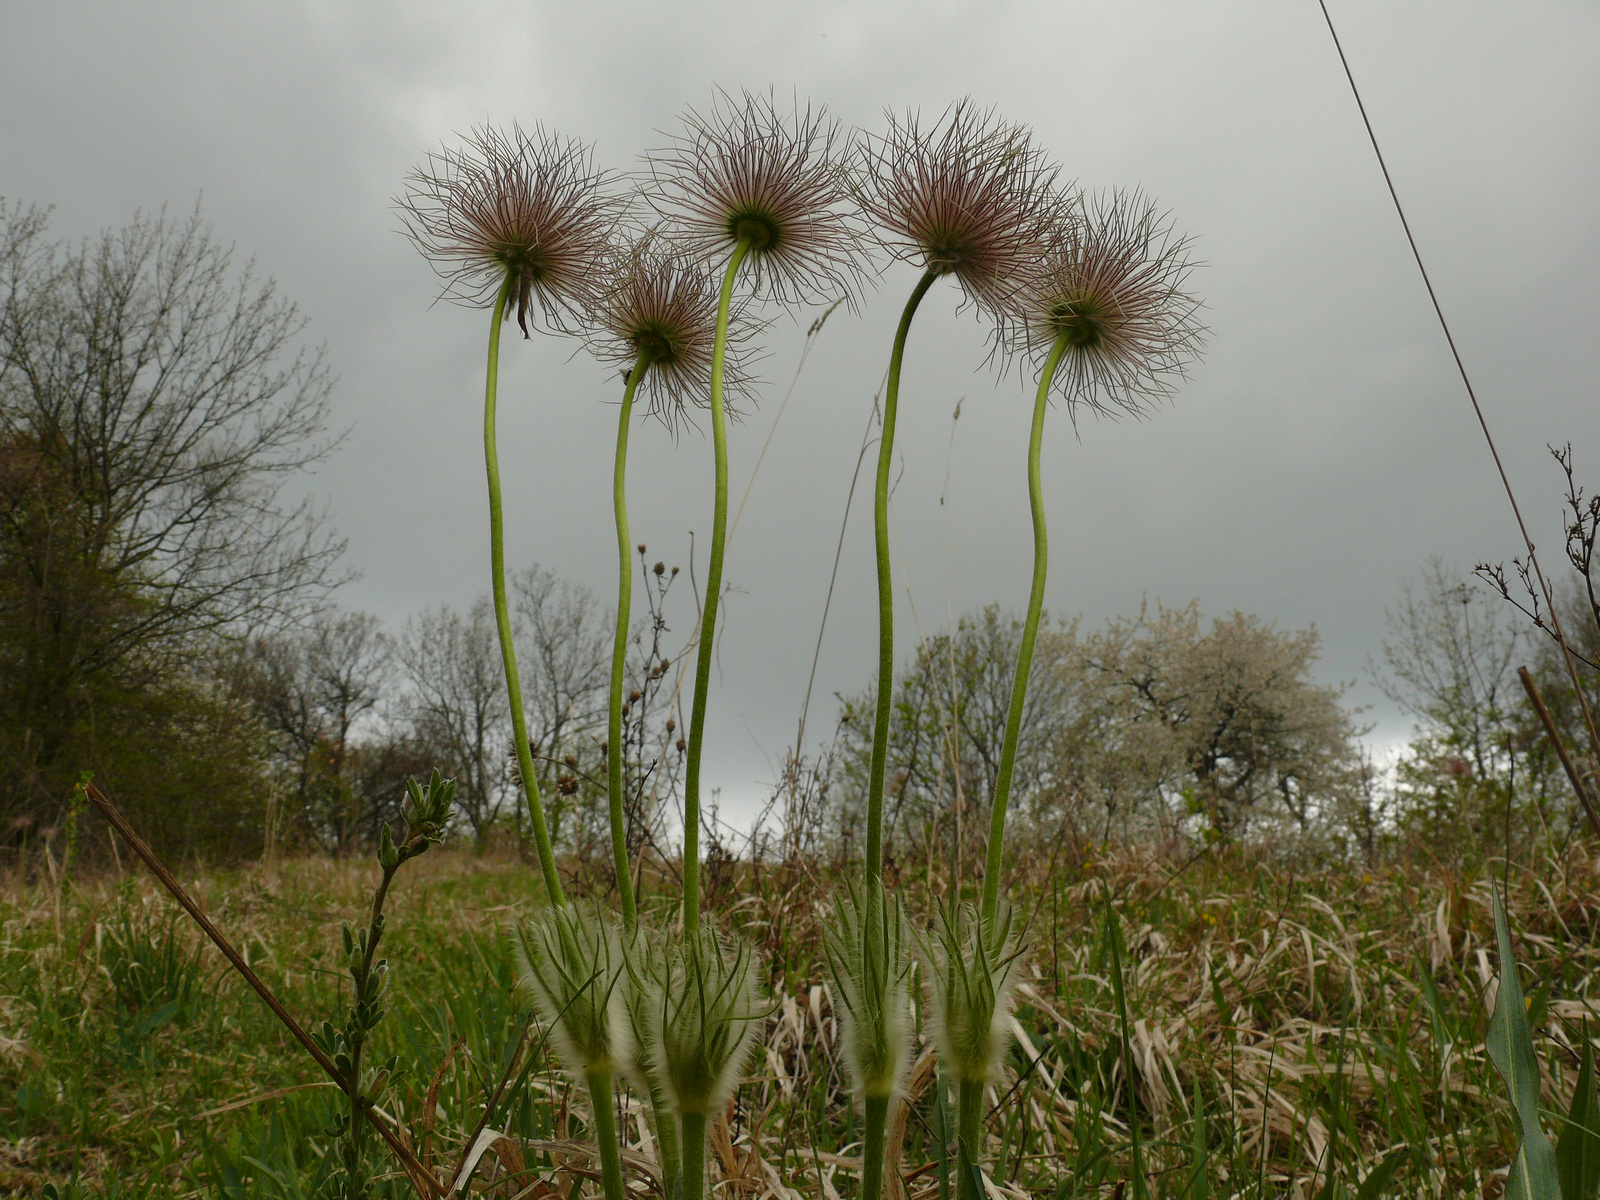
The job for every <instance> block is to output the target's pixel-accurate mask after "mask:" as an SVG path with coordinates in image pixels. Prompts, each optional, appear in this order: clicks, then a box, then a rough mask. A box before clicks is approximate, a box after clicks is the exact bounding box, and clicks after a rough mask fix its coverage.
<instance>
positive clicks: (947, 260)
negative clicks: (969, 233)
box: [922, 230, 973, 275]
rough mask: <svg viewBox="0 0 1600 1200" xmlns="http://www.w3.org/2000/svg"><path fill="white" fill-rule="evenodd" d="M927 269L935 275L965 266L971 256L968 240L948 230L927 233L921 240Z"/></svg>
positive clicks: (971, 251)
mask: <svg viewBox="0 0 1600 1200" xmlns="http://www.w3.org/2000/svg"><path fill="white" fill-rule="evenodd" d="M922 250H923V254H924V256H925V257H926V259H927V264H928V270H930V271H932V272H933V273H934V274H935V275H949V274H952V273H954V272H956V271H959V270H960V269H961V268H962V267H964V266H966V265H967V264H968V263H969V262H970V261H971V259H972V257H973V249H972V245H971V243H970V241H969V240H968V239H967V238H965V237H963V236H961V235H960V234H957V233H954V232H952V231H949V230H940V231H938V232H937V233H933V234H929V235H928V236H927V237H925V238H923V241H922Z"/></svg>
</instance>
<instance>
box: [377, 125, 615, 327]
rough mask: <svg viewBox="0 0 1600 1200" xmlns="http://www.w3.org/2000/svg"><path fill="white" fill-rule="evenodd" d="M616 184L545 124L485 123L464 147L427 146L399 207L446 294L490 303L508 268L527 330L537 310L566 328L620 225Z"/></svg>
mask: <svg viewBox="0 0 1600 1200" xmlns="http://www.w3.org/2000/svg"><path fill="white" fill-rule="evenodd" d="M609 182H610V177H609V175H608V173H606V172H603V171H600V170H597V169H596V168H595V166H594V161H593V156H592V154H591V152H590V150H589V148H588V147H587V146H585V145H584V144H583V143H582V142H579V141H577V140H576V139H573V138H561V137H557V136H556V135H555V134H551V133H546V132H545V130H544V128H543V127H542V126H539V125H535V126H534V128H533V132H532V133H531V134H530V133H526V132H524V131H523V130H522V129H521V127H519V126H516V125H513V126H512V127H511V132H510V133H509V134H508V133H506V132H505V131H504V130H500V129H493V128H489V127H484V128H479V129H474V130H473V131H472V132H471V133H470V134H469V135H468V136H467V139H466V144H465V145H464V146H462V147H460V148H458V149H450V148H446V149H443V150H441V151H439V152H438V153H430V154H429V155H428V158H427V161H426V162H425V163H424V164H423V165H422V166H420V167H418V168H417V169H416V170H415V171H413V172H412V173H411V174H410V175H408V176H407V177H406V191H405V194H404V195H403V196H401V197H399V198H398V199H397V201H396V205H397V206H398V208H399V210H400V217H401V220H402V221H403V222H404V224H405V233H406V235H407V236H408V237H409V238H410V239H411V240H412V242H414V243H415V244H416V247H417V249H418V250H420V251H421V252H422V254H423V255H424V257H426V258H427V259H428V261H429V262H430V263H432V265H433V269H434V271H435V272H437V273H438V275H439V276H440V277H441V278H442V279H443V280H444V281H445V291H444V294H445V295H446V296H448V297H450V298H452V299H455V300H459V301H461V302H463V303H466V304H472V305H484V304H492V303H493V302H494V297H495V296H496V295H497V294H498V293H499V290H500V288H501V286H502V285H504V284H505V282H506V278H507V276H508V275H509V276H510V277H511V299H512V300H514V301H515V302H516V311H517V324H518V325H519V326H521V328H522V332H523V333H524V334H526V333H527V332H528V319H529V316H530V314H531V315H532V316H533V318H534V319H535V320H536V321H537V320H538V319H539V318H540V317H541V316H542V318H543V319H544V322H545V323H546V325H548V326H550V327H551V328H553V329H557V330H563V331H564V330H565V329H566V328H567V327H568V325H570V324H571V321H572V318H573V316H574V314H575V313H576V312H578V311H581V310H582V308H583V307H584V305H585V302H586V299H587V297H588V295H589V291H590V288H591V283H592V280H593V279H594V278H595V275H596V267H597V264H598V262H599V260H600V258H601V255H602V253H603V251H604V250H605V246H606V237H607V235H608V233H609V232H610V230H611V228H612V227H613V226H614V225H615V223H616V215H617V201H616V200H615V198H614V197H612V196H611V195H609V194H608V193H607V190H606V188H607V185H608V184H609ZM509 315H510V311H509V309H508V311H507V316H509Z"/></svg>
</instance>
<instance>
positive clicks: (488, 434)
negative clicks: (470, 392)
mask: <svg viewBox="0 0 1600 1200" xmlns="http://www.w3.org/2000/svg"><path fill="white" fill-rule="evenodd" d="M513 281H514V277H513V276H512V275H511V274H510V273H507V275H506V281H505V283H503V284H502V285H501V286H500V294H499V295H498V296H497V297H496V298H495V302H494V316H493V317H491V318H490V320H491V324H490V326H489V372H488V380H487V382H486V383H485V385H484V390H483V458H484V464H485V466H486V467H487V469H488V474H489V573H490V577H491V579H492V581H493V585H494V615H495V621H496V623H497V624H498V625H499V628H500V657H501V659H502V660H503V661H504V663H505V668H506V692H507V694H508V696H509V697H510V700H511V734H512V738H513V739H514V740H515V742H516V746H517V768H518V770H519V771H521V773H522V787H523V790H524V791H526V792H527V794H528V812H529V815H530V817H531V818H532V821H533V840H534V845H535V846H536V847H537V848H538V851H539V866H540V868H541V869H542V870H543V872H544V887H545V891H546V892H547V893H549V896H550V903H551V904H565V903H566V902H567V898H566V896H565V895H564V894H563V893H562V891H561V877H560V876H559V875H557V874H556V856H555V851H554V850H552V849H551V847H550V831H549V830H548V829H546V828H545V823H544V804H543V802H542V801H541V800H540V799H539V777H538V776H537V775H535V774H534V773H533V754H532V752H531V751H530V750H529V748H528V720H527V717H526V715H524V713H523V711H522V680H521V678H520V677H519V676H518V674H517V648H516V646H515V645H514V644H513V642H512V640H511V614H510V609H509V607H508V606H507V604H506V546H505V519H504V517H503V516H502V514H501V509H500V454H499V451H498V450H496V449H495V437H494V426H495V394H496V391H497V390H498V387H499V382H500V326H501V324H502V322H503V321H504V319H505V313H506V300H507V298H508V297H509V296H510V295H511V287H512V283H513Z"/></svg>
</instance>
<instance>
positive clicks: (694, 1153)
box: [680, 1112, 706, 1200]
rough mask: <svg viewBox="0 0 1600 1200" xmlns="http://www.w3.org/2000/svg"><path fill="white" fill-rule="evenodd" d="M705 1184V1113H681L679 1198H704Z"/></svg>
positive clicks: (684, 1199) (700, 1199)
mask: <svg viewBox="0 0 1600 1200" xmlns="http://www.w3.org/2000/svg"><path fill="white" fill-rule="evenodd" d="M705 1186H706V1115H705V1113H697V1112H686V1113H684V1114H683V1191H682V1193H681V1196H680V1200H704V1197H705Z"/></svg>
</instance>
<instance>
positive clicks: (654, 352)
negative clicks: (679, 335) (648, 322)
mask: <svg viewBox="0 0 1600 1200" xmlns="http://www.w3.org/2000/svg"><path fill="white" fill-rule="evenodd" d="M633 348H634V349H635V350H637V351H638V352H639V353H640V354H643V355H645V356H646V357H647V358H648V359H649V360H650V361H651V362H652V363H670V362H672V361H673V360H674V359H675V358H677V357H678V351H677V349H676V348H675V347H674V346H673V344H672V339H671V338H670V337H668V336H667V335H666V334H665V333H663V332H662V331H661V330H659V329H655V328H646V329H641V330H639V331H638V332H637V333H635V334H634V335H633Z"/></svg>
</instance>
